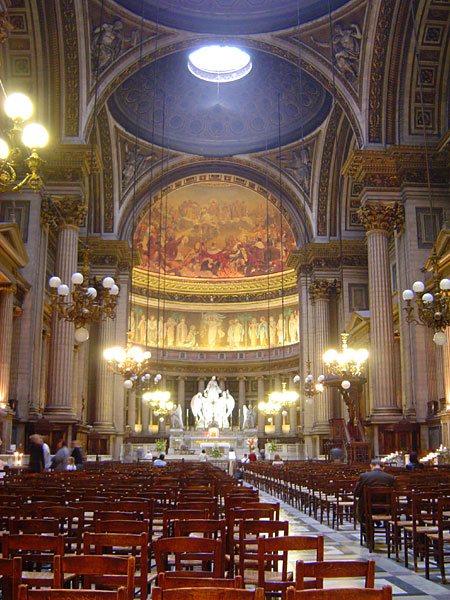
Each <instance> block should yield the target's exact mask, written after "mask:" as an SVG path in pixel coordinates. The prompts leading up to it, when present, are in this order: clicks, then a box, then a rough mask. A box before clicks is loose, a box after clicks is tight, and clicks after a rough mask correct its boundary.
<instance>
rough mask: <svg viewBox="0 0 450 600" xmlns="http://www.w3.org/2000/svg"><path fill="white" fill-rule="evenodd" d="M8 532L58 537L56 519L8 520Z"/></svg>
mask: <svg viewBox="0 0 450 600" xmlns="http://www.w3.org/2000/svg"><path fill="white" fill-rule="evenodd" d="M9 532H10V533H14V534H16V533H49V534H51V535H58V533H59V523H58V521H57V520H56V519H10V520H9Z"/></svg>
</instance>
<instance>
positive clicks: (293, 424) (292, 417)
mask: <svg viewBox="0 0 450 600" xmlns="http://www.w3.org/2000/svg"><path fill="white" fill-rule="evenodd" d="M294 388H295V385H294V382H293V377H292V375H290V376H289V389H290V390H293V389H294ZM289 433H290V434H291V435H295V434H296V433H297V403H295V404H294V405H293V406H290V407H289Z"/></svg>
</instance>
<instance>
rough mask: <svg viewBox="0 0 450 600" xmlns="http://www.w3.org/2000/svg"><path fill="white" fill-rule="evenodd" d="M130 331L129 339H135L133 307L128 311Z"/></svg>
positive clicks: (134, 313) (134, 312)
mask: <svg viewBox="0 0 450 600" xmlns="http://www.w3.org/2000/svg"><path fill="white" fill-rule="evenodd" d="M130 332H131V339H132V340H136V311H135V310H134V308H132V309H131V313H130Z"/></svg>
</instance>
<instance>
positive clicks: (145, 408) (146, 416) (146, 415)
mask: <svg viewBox="0 0 450 600" xmlns="http://www.w3.org/2000/svg"><path fill="white" fill-rule="evenodd" d="M149 425H150V406H149V405H148V404H146V403H145V402H143V403H142V433H143V435H148V433H149Z"/></svg>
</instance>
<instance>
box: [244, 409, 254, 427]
mask: <svg viewBox="0 0 450 600" xmlns="http://www.w3.org/2000/svg"><path fill="white" fill-rule="evenodd" d="M242 412H243V415H244V425H243V427H242V429H255V428H256V410H255V408H254V406H252V405H251V404H250V406H248V407H247V406H245V404H244V406H243V407H242Z"/></svg>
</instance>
